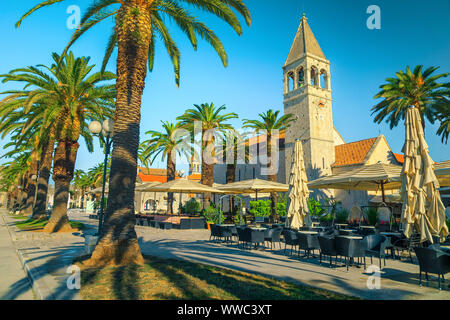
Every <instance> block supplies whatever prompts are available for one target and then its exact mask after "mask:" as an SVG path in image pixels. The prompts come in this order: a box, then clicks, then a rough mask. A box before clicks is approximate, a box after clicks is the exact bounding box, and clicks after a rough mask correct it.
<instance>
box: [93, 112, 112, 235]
mask: <svg viewBox="0 0 450 320" xmlns="http://www.w3.org/2000/svg"><path fill="white" fill-rule="evenodd" d="M113 127H114V122H113V121H112V120H111V119H107V120H105V121H103V124H100V122H98V121H92V122H91V123H90V124H89V131H90V132H91V133H92V134H93V135H97V136H98V137H99V138H100V140H101V141H102V142H103V144H104V152H105V161H104V163H103V183H102V197H101V200H100V214H99V218H98V231H97V235H98V237H100V235H101V233H102V229H103V210H104V206H105V185H106V168H107V166H108V156H109V153H110V151H111V145H112V142H113V140H112V136H113ZM100 133H101V134H100Z"/></svg>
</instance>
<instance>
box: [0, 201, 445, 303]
mask: <svg viewBox="0 0 450 320" xmlns="http://www.w3.org/2000/svg"><path fill="white" fill-rule="evenodd" d="M0 212H1V211H0ZM2 214H3V212H2ZM69 217H70V219H71V220H75V221H80V222H83V223H85V225H86V226H87V229H86V230H84V231H83V233H74V234H53V235H48V234H39V233H38V232H23V231H20V230H17V228H16V227H15V226H13V225H12V224H13V222H14V219H12V218H11V217H9V216H8V215H5V214H3V218H4V219H5V221H6V222H7V224H8V225H9V229H10V233H11V234H12V238H13V240H14V241H13V242H14V245H15V246H16V247H17V248H18V249H19V250H18V251H19V256H20V257H21V259H22V261H23V262H24V265H25V269H26V270H27V271H28V274H29V276H30V277H31V278H32V280H33V288H34V289H35V290H34V291H35V292H36V296H37V298H38V299H80V296H79V293H78V290H69V289H68V288H67V285H66V281H67V278H68V277H69V274H68V273H67V267H68V266H70V265H71V264H72V261H73V258H74V257H76V256H79V255H82V254H85V248H84V236H85V235H86V234H94V233H95V232H96V227H97V221H96V220H92V219H89V218H88V215H87V214H86V213H84V212H82V211H80V210H70V211H69ZM0 230H1V229H0ZM136 232H137V234H138V237H139V240H140V245H141V250H142V252H143V253H144V254H148V255H154V256H159V257H164V258H174V259H184V260H189V261H194V262H200V263H205V264H210V265H215V266H220V267H224V268H229V269H233V270H238V271H244V272H249V273H256V274H261V275H264V276H268V277H275V278H277V279H282V280H286V281H291V282H295V283H299V284H305V285H309V286H314V287H319V288H323V289H328V290H332V291H335V292H339V293H345V294H349V295H353V296H358V297H362V298H365V299H436V300H448V299H450V291H448V289H447V290H442V291H439V290H438V289H437V281H436V278H435V277H431V279H430V280H431V281H430V286H429V287H426V286H423V287H420V286H419V285H418V271H419V268H418V265H417V264H411V263H410V262H409V261H408V260H407V259H403V260H402V262H400V261H398V260H392V259H386V262H387V265H386V267H383V269H382V270H381V274H380V276H381V278H380V289H368V287H367V281H368V279H369V277H371V276H372V274H369V273H365V271H364V270H363V269H362V268H356V267H350V270H349V272H346V268H345V266H343V265H342V264H341V265H340V266H338V267H337V268H329V267H328V264H327V263H324V264H323V265H320V264H319V262H318V259H315V258H310V259H305V258H299V257H297V255H296V254H294V255H292V256H291V255H288V254H284V250H283V249H284V246H283V247H282V249H281V250H280V249H279V248H276V249H274V250H273V251H270V250H265V251H263V250H242V249H240V248H238V247H237V245H236V243H234V244H224V243H215V242H211V241H209V234H210V232H209V231H208V230H176V229H172V230H161V229H155V228H151V227H144V226H136ZM0 241H2V242H0V245H3V242H4V239H2V238H0ZM373 262H374V264H375V265H378V259H375V258H374V261H373ZM367 263H368V265H369V264H370V258H368V259H367ZM22 272H23V271H22ZM1 278H3V276H2V275H1V274H0V279H1ZM1 281H4V280H3V279H2V280H0V284H2V283H3V282H1ZM20 281H21V279H16V280H15V282H13V283H11V284H10V286H9V288H10V291H11V292H15V294H14V295H15V296H17V297H18V296H19V295H20V294H24V293H25V292H27V290H26V289H25V288H22V289H21V288H20V286H21V284H22V285H23V279H22V282H20ZM372 283H373V282H372ZM446 285H448V283H446ZM17 288H19V290H17ZM7 294H8V293H7ZM14 295H12V296H10V298H11V299H14V298H15V297H14Z"/></svg>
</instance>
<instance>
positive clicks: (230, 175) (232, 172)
mask: <svg viewBox="0 0 450 320" xmlns="http://www.w3.org/2000/svg"><path fill="white" fill-rule="evenodd" d="M226 175H227V179H226V180H227V183H232V182H234V181H236V163H227V172H226ZM233 208H234V199H233V197H232V196H231V195H230V213H231V214H233Z"/></svg>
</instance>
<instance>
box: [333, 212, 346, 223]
mask: <svg viewBox="0 0 450 320" xmlns="http://www.w3.org/2000/svg"><path fill="white" fill-rule="evenodd" d="M348 214H349V211H348V210H347V209H340V210H337V212H336V222H337V223H346V222H347V220H348Z"/></svg>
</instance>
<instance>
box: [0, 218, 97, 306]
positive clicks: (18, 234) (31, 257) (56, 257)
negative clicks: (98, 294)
mask: <svg viewBox="0 0 450 320" xmlns="http://www.w3.org/2000/svg"><path fill="white" fill-rule="evenodd" d="M0 214H1V219H2V222H4V223H5V225H7V227H8V229H9V233H10V235H9V237H10V241H12V244H13V245H14V247H15V249H17V255H16V256H18V259H19V261H20V262H21V263H22V267H23V269H24V270H25V272H26V274H27V275H28V280H29V281H30V282H31V284H32V287H33V291H34V293H35V296H36V298H37V299H40V300H78V299H80V297H79V294H78V290H76V289H73V290H70V289H68V287H67V279H68V278H69V276H70V275H71V274H69V273H67V268H68V267H69V266H70V265H72V261H73V259H74V258H76V257H78V256H79V255H82V254H84V252H85V248H84V238H83V237H82V233H73V234H70V233H65V234H46V233H40V232H31V231H22V230H20V229H18V228H17V227H16V226H15V225H14V224H15V222H17V221H18V220H16V219H13V218H12V217H11V216H10V215H8V214H7V213H6V211H5V210H0ZM88 230H89V229H88ZM0 241H1V242H0V243H1V244H2V245H3V243H4V241H5V240H4V239H0ZM2 265H3V263H2ZM22 272H23V271H22ZM9 277H10V276H9V275H8V278H9ZM0 278H1V279H3V278H6V276H3V273H0ZM25 279H26V278H25ZM22 282H24V281H23V280H16V281H15V282H14V283H12V284H10V285H9V286H8V288H4V290H6V291H7V293H6V297H7V298H8V297H9V298H8V299H16V298H17V297H19V296H20V295H22V294H24V293H26V292H27V288H26V287H25V286H23V285H22V286H21V283H22Z"/></svg>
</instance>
